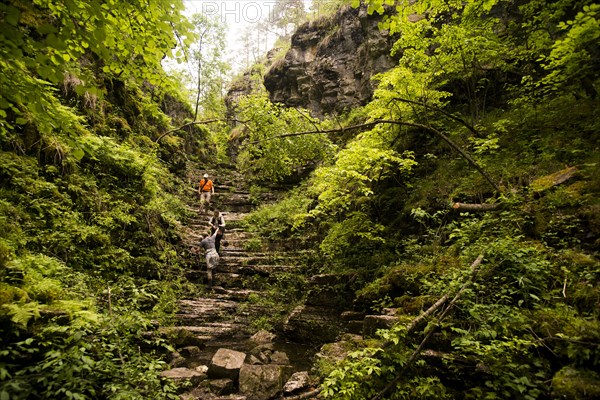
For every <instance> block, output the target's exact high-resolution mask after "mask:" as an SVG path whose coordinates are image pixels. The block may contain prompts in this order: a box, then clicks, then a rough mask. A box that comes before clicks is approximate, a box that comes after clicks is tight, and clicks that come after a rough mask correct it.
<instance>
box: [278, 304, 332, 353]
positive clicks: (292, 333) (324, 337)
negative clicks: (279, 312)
mask: <svg viewBox="0 0 600 400" xmlns="http://www.w3.org/2000/svg"><path fill="white" fill-rule="evenodd" d="M342 328H343V325H342V321H341V319H340V318H339V314H338V313H337V312H335V311H334V310H332V309H331V308H329V307H316V306H309V305H300V306H298V307H296V308H295V309H294V310H293V311H292V312H291V313H290V315H289V316H288V317H287V319H286V321H285V322H284V325H283V330H284V332H285V334H286V337H287V338H288V339H290V340H292V341H294V342H297V343H307V344H312V345H314V344H323V343H327V342H333V341H334V340H335V339H336V337H337V336H338V334H339V333H340V332H341V331H342Z"/></svg>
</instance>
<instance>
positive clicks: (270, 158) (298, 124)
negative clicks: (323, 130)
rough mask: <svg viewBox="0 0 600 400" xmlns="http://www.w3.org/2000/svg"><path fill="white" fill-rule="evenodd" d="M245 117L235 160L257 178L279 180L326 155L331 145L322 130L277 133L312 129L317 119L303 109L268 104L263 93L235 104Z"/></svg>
mask: <svg viewBox="0 0 600 400" xmlns="http://www.w3.org/2000/svg"><path fill="white" fill-rule="evenodd" d="M239 110H240V119H242V120H246V121H248V122H246V124H245V130H246V135H247V139H246V140H247V142H246V144H245V146H244V149H243V152H242V153H241V154H240V155H239V157H238V161H239V163H240V165H241V166H242V168H243V169H244V170H246V171H247V172H249V173H251V174H254V175H256V176H257V177H258V178H260V179H269V180H274V181H281V180H283V179H285V178H286V177H289V176H292V175H294V174H297V173H299V172H301V171H302V170H303V169H304V168H311V167H314V166H315V165H317V164H319V163H320V162H322V161H323V160H324V159H327V158H328V157H329V156H330V155H331V154H332V151H333V149H334V147H333V145H332V144H331V141H330V140H329V139H328V138H327V137H326V136H325V135H323V134H306V135H298V136H291V137H279V136H281V135H285V134H290V133H297V132H307V131H314V130H315V128H318V127H319V125H320V122H319V121H318V120H316V119H314V118H312V117H310V116H309V115H308V113H307V112H305V111H302V110H296V109H293V108H285V107H282V106H279V105H275V104H272V103H271V102H270V101H269V100H268V99H267V97H266V95H253V96H248V97H247V98H245V99H243V100H242V101H241V102H240V104H239Z"/></svg>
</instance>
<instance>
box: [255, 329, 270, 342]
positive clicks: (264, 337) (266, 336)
mask: <svg viewBox="0 0 600 400" xmlns="http://www.w3.org/2000/svg"><path fill="white" fill-rule="evenodd" d="M275 337H276V335H275V334H274V333H271V332H268V331H265V330H264V329H262V330H260V331H258V332H256V333H255V334H254V335H252V337H251V338H250V341H252V342H253V343H256V344H261V343H272V342H273V341H274V340H275Z"/></svg>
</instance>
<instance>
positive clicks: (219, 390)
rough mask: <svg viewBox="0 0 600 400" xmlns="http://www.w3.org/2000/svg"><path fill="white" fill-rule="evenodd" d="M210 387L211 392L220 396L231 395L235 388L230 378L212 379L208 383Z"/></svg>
mask: <svg viewBox="0 0 600 400" xmlns="http://www.w3.org/2000/svg"><path fill="white" fill-rule="evenodd" d="M208 387H209V388H210V390H211V392H213V393H216V394H218V395H219V396H222V395H226V394H231V393H233V391H234V388H235V386H234V383H233V381H232V380H231V379H228V378H221V379H211V380H210V381H209V382H208Z"/></svg>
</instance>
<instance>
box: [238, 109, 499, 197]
mask: <svg viewBox="0 0 600 400" xmlns="http://www.w3.org/2000/svg"><path fill="white" fill-rule="evenodd" d="M379 124H393V125H402V126H410V127H413V128H420V129H424V130H426V131H429V132H432V133H433V134H435V135H436V136H438V137H439V138H441V139H442V140H443V141H444V142H446V143H447V144H448V145H449V146H450V147H451V148H453V149H454V150H456V151H457V152H458V153H459V154H460V155H461V156H462V157H463V158H464V159H465V160H467V162H468V163H469V164H470V165H471V166H472V167H473V168H475V169H476V170H477V171H478V172H479V173H480V174H481V175H482V176H483V177H484V178H485V179H486V180H487V181H488V182H489V184H490V185H491V186H492V187H493V188H494V190H496V191H497V192H498V193H501V192H502V191H501V190H500V187H499V186H498V185H497V184H496V182H494V180H493V179H492V178H491V177H490V176H489V174H488V173H487V172H486V171H485V170H484V169H483V168H482V167H481V166H480V165H479V164H477V162H476V161H475V160H474V159H473V158H472V157H471V156H470V155H469V154H468V153H467V152H465V151H464V150H463V149H461V148H460V147H459V146H458V145H457V144H456V143H454V142H453V141H452V140H450V138H449V137H448V136H446V135H444V134H443V133H442V132H441V131H439V130H437V129H435V128H433V127H431V126H428V125H423V124H418V123H414V122H404V121H395V120H390V119H380V120H377V121H372V122H366V123H364V124H359V125H352V126H346V127H341V128H336V129H324V130H319V129H318V130H314V131H306V132H294V133H284V134H282V135H276V136H273V137H270V138H267V139H261V140H256V141H253V142H250V143H249V144H257V143H261V142H265V141H267V140H274V139H280V138H284V137H292V136H301V135H311V134H327V133H339V132H346V131H351V130H367V129H370V128H372V127H374V126H376V125H379Z"/></svg>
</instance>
